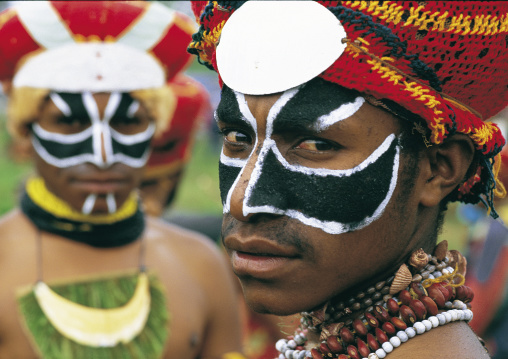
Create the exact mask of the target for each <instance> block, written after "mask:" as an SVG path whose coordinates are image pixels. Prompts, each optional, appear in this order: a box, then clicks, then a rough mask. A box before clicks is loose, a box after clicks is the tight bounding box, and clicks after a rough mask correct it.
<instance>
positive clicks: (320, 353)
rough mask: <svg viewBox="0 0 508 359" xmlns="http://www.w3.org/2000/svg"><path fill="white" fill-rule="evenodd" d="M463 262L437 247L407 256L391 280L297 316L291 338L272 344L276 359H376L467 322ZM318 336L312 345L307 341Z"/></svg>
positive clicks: (467, 291)
mask: <svg viewBox="0 0 508 359" xmlns="http://www.w3.org/2000/svg"><path fill="white" fill-rule="evenodd" d="M465 273H466V259H465V258H464V257H463V256H462V255H461V254H460V253H459V252H458V251H456V250H452V251H448V243H447V242H446V241H442V242H440V243H439V244H438V245H437V247H436V248H435V250H434V253H433V255H429V254H427V253H425V252H424V251H423V249H419V250H417V251H415V252H413V253H412V255H411V256H410V258H409V260H408V262H407V264H405V263H404V264H402V265H401V266H400V268H399V270H398V271H397V272H396V273H395V275H394V276H391V277H389V278H387V279H386V280H383V281H380V282H378V283H376V284H375V285H373V286H371V287H368V288H367V289H366V290H364V291H360V292H358V293H356V295H354V296H352V297H351V298H350V299H349V300H346V301H340V302H333V301H332V302H329V303H327V304H326V305H325V306H324V307H323V308H321V309H320V310H317V311H313V312H310V313H307V312H304V313H301V315H302V318H301V325H300V327H299V328H298V329H297V331H296V332H295V334H294V335H293V336H290V337H288V338H287V339H281V340H279V341H278V342H277V343H276V348H277V350H278V351H279V352H280V355H279V359H304V358H313V359H318V358H319V359H321V358H324V357H326V358H338V359H348V358H349V359H364V358H368V359H382V358H385V357H386V356H387V355H388V354H389V353H391V352H392V351H393V350H394V349H396V348H397V347H399V346H400V345H401V344H402V343H405V342H407V341H408V340H409V339H411V338H413V337H415V336H416V335H419V334H423V333H425V332H427V331H429V330H431V329H433V328H437V327H439V326H442V325H446V324H448V323H450V322H454V321H460V320H464V321H467V322H469V321H470V320H471V319H473V312H472V311H471V310H470V302H471V301H472V299H473V296H474V294H473V292H472V290H471V289H470V288H469V287H467V286H465V285H464V276H465ZM314 335H318V340H314V341H313V340H311V337H312V336H314Z"/></svg>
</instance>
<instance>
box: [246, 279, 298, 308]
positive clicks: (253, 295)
mask: <svg viewBox="0 0 508 359" xmlns="http://www.w3.org/2000/svg"><path fill="white" fill-rule="evenodd" d="M242 287H243V295H244V298H245V303H247V305H248V306H249V308H250V309H252V310H253V311H255V312H256V313H260V314H273V315H278V316H287V315H292V314H297V313H300V312H302V311H305V309H306V308H305V305H304V304H303V305H302V303H300V302H299V299H298V297H299V296H295V295H291V296H290V295H284V294H283V293H280V294H279V293H277V291H275V293H274V291H273V289H271V288H267V289H260V288H256V289H254V288H250V287H249V285H245V284H243V283H242ZM257 287H259V286H257Z"/></svg>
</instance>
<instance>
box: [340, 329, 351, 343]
mask: <svg viewBox="0 0 508 359" xmlns="http://www.w3.org/2000/svg"><path fill="white" fill-rule="evenodd" d="M339 336H340V339H342V341H344V342H346V343H347V344H353V343H354V342H355V337H354V335H353V333H351V331H350V330H349V329H348V328H346V327H344V328H341V329H340V332H339Z"/></svg>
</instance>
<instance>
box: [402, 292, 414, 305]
mask: <svg viewBox="0 0 508 359" xmlns="http://www.w3.org/2000/svg"><path fill="white" fill-rule="evenodd" d="M411 299H413V298H411V294H410V293H409V292H408V291H407V290H405V289H404V290H401V291H400V293H399V300H400V301H401V302H402V304H404V305H408V304H409V302H410V301H411Z"/></svg>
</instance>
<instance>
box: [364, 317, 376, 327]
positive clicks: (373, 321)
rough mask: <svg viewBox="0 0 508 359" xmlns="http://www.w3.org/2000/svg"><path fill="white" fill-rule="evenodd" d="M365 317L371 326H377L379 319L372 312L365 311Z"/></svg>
mask: <svg viewBox="0 0 508 359" xmlns="http://www.w3.org/2000/svg"><path fill="white" fill-rule="evenodd" d="M365 319H366V320H367V323H368V324H369V325H370V326H371V328H377V327H379V321H378V320H377V319H376V318H375V317H374V316H373V315H372V313H365Z"/></svg>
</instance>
